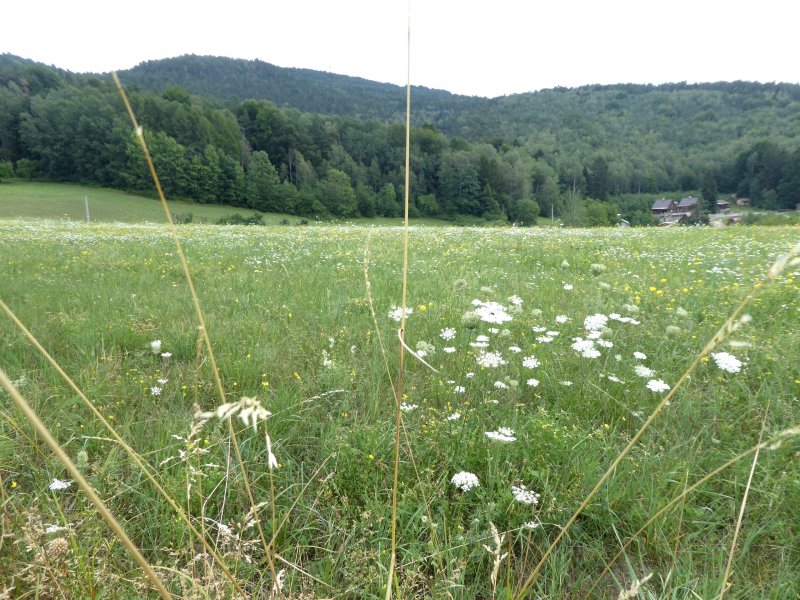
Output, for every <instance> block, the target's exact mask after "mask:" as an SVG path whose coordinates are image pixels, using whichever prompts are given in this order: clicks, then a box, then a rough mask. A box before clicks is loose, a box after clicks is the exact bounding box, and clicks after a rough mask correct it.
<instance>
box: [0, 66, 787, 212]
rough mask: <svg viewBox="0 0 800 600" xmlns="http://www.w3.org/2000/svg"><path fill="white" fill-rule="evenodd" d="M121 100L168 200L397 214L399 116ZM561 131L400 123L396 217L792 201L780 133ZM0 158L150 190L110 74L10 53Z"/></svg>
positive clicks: (59, 177)
mask: <svg viewBox="0 0 800 600" xmlns="http://www.w3.org/2000/svg"><path fill="white" fill-rule="evenodd" d="M129 95H130V99H131V103H132V105H133V108H134V111H135V112H136V114H137V116H138V118H139V120H140V122H141V123H142V125H143V127H144V129H145V138H146V140H147V142H148V146H149V148H150V151H151V154H152V156H153V160H154V163H155V166H156V168H157V170H158V173H159V175H160V177H161V181H162V185H163V187H164V190H165V192H166V194H167V195H168V197H171V198H184V199H192V200H194V201H196V202H203V203H211V202H214V203H222V204H228V205H231V206H241V207H250V208H254V209H258V210H262V211H268V212H281V213H288V214H296V215H303V216H313V215H321V216H325V215H329V216H334V217H342V218H349V217H357V216H364V217H372V216H376V215H380V216H386V217H397V216H400V214H401V206H402V198H403V196H404V189H403V188H404V140H405V128H404V125H403V124H402V123H397V122H391V121H389V122H385V121H380V120H377V119H360V118H356V117H351V116H332V115H321V114H317V113H308V112H302V111H300V110H297V109H295V108H286V107H278V106H277V105H276V104H275V103H273V102H270V101H266V100H253V99H247V100H243V101H238V100H237V101H228V102H221V101H219V100H215V99H213V98H209V97H206V96H197V95H191V94H189V92H187V91H186V90H185V89H184V88H182V87H179V86H174V85H173V86H168V87H166V88H164V89H163V90H162V91H161V92H159V93H156V92H153V91H147V90H143V89H140V88H137V87H136V86H132V87H131V88H130V89H129ZM575 126H576V127H578V129H580V127H588V126H589V124H586V123H584V124H582V125H581V124H579V123H578V124H576V125H575ZM498 131H500V130H498ZM576 139H578V141H580V144H578V145H575V146H572V147H571V146H569V145H565V146H563V147H562V146H561V145H559V144H558V143H556V139H555V135H554V134H553V133H548V132H546V131H533V132H531V133H530V135H529V136H528V137H527V138H522V137H520V136H517V137H513V136H509V137H508V138H504V137H498V138H496V139H492V140H484V141H481V140H477V141H474V140H473V141H470V140H468V139H466V138H465V137H462V136H458V135H448V134H445V133H443V132H442V131H440V130H439V129H438V128H437V127H436V126H435V125H433V124H430V123H423V124H420V125H419V126H415V127H412V130H411V145H412V149H411V172H410V190H409V192H410V198H411V206H410V213H411V216H412V217H415V216H435V217H443V218H449V219H453V220H457V221H462V222H479V221H512V222H518V223H522V224H532V223H534V222H535V220H536V217H537V215H538V214H539V213H540V212H542V213H543V214H545V215H547V216H550V215H551V214H552V215H554V216H558V217H559V218H561V219H562V220H564V221H566V222H572V223H576V224H581V223H583V224H605V223H609V222H613V221H614V220H615V219H616V218H617V215H618V214H620V212H618V211H621V214H622V216H624V217H629V218H633V219H634V220H635V221H636V222H641V223H644V222H647V214H648V212H649V211H648V209H649V206H646V204H645V203H643V202H641V201H640V202H637V201H631V200H629V199H628V200H626V199H625V198H624V196H623V194H624V193H631V192H654V193H656V192H670V191H681V190H694V189H698V188H699V187H700V186H701V185H704V184H705V183H706V182H707V181H708V180H709V178H710V179H711V180H712V181H713V183H714V185H715V187H716V188H718V189H719V190H721V191H723V192H740V193H741V192H745V191H746V194H742V195H748V196H750V197H752V200H753V203H754V205H755V206H764V207H768V208H773V207H775V208H778V207H789V206H790V204H791V205H792V206H793V204H792V202H795V201H800V200H795V197H796V196H795V190H797V189H798V187H800V185H798V184H800V160H798V157H799V156H800V155H798V151H797V150H795V151H792V150H791V149H790V148H789V147H787V146H785V145H784V144H782V143H780V142H779V141H771V140H767V141H758V142H754V143H753V144H752V145H750V146H748V147H746V148H743V149H741V150H740V151H739V152H738V153H735V154H730V153H729V154H728V155H723V156H720V157H718V160H716V161H709V160H706V161H701V162H699V163H698V164H697V165H693V166H691V168H690V167H689V166H687V165H684V169H685V170H684V171H682V170H681V169H678V168H677V167H676V165H675V164H674V163H673V162H672V161H671V160H670V158H669V155H668V154H665V158H664V160H663V162H659V161H658V157H657V156H653V157H651V158H648V157H644V156H628V157H620V151H619V148H617V147H616V146H614V145H603V144H599V145H597V146H596V147H592V148H591V150H586V149H585V148H583V147H582V146H581V144H585V143H586V142H585V140H583V139H582V138H581V136H579V135H577V134H576ZM0 161H4V163H5V164H7V165H8V168H10V167H11V166H12V165H13V168H14V170H15V171H16V175H17V177H26V178H34V177H36V178H44V179H48V180H54V181H80V182H91V183H96V184H100V185H105V186H110V187H116V188H120V189H127V190H135V191H148V190H152V183H151V181H150V175H149V171H148V170H147V168H146V164H145V162H144V157H143V156H142V154H141V150H140V148H139V146H138V142H137V140H136V139H135V138H134V136H133V135H132V131H131V127H130V124H129V122H128V121H127V116H126V114H125V112H124V110H123V108H122V104H121V100H120V98H119V95H118V93H117V91H116V89H115V88H114V87H113V85H112V84H111V83H110V82H109V81H107V80H105V79H104V78H100V77H93V76H81V75H74V74H71V73H67V72H63V71H59V70H57V69H54V68H51V67H45V66H43V65H38V64H36V63H32V62H30V61H25V60H23V59H17V58H16V57H11V56H9V55H3V56H0ZM637 161H638V162H637ZM8 168H6V176H8ZM660 171H664V176H663V177H662V176H661V175H659V173H660ZM2 176H3V170H2V168H0V177H2ZM796 180H797V183H795V181H796Z"/></svg>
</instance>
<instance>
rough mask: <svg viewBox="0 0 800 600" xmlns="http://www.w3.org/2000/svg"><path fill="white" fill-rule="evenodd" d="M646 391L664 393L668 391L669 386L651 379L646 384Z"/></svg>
mask: <svg viewBox="0 0 800 600" xmlns="http://www.w3.org/2000/svg"><path fill="white" fill-rule="evenodd" d="M647 389H648V390H650V391H652V392H657V393H658V392H666V391H668V390H669V385H668V384H666V383H664V382H663V381H662V380H661V379H651V380H650V381H648V382H647Z"/></svg>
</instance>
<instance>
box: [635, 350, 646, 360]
mask: <svg viewBox="0 0 800 600" xmlns="http://www.w3.org/2000/svg"><path fill="white" fill-rule="evenodd" d="M633 358H635V359H636V360H647V355H646V354H645V353H644V352H634V353H633Z"/></svg>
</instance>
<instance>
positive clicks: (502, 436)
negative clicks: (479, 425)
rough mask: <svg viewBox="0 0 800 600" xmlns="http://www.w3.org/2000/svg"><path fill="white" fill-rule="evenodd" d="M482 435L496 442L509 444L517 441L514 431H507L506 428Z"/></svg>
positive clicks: (499, 428)
mask: <svg viewBox="0 0 800 600" xmlns="http://www.w3.org/2000/svg"><path fill="white" fill-rule="evenodd" d="M484 435H485V436H486V437H488V438H489V439H490V440H494V441H496V442H505V443H511V442H515V441H516V440H517V438H516V436H515V435H514V430H513V429H509V428H508V427H498V428H497V431H487V432H486V433H484Z"/></svg>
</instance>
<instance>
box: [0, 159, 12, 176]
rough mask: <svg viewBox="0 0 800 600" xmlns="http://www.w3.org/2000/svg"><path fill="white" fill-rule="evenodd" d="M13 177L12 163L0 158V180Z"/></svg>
mask: <svg viewBox="0 0 800 600" xmlns="http://www.w3.org/2000/svg"><path fill="white" fill-rule="evenodd" d="M12 177H14V165H12V164H11V162H10V161H7V160H0V181H3V179H11V178H12Z"/></svg>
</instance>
